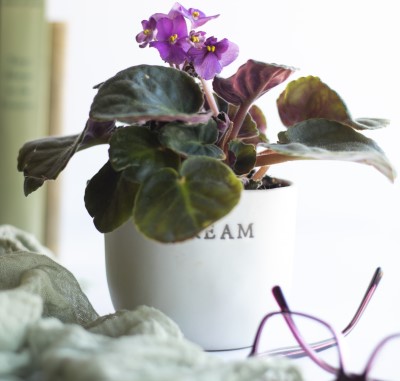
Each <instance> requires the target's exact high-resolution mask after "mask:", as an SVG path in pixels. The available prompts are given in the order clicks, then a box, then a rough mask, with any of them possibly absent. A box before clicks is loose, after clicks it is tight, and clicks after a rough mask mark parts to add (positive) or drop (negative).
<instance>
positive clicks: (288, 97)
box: [277, 76, 388, 130]
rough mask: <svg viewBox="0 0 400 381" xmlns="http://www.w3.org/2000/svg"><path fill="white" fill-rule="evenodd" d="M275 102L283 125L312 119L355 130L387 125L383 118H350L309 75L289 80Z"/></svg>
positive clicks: (327, 89) (332, 93)
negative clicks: (337, 123)
mask: <svg viewBox="0 0 400 381" xmlns="http://www.w3.org/2000/svg"><path fill="white" fill-rule="evenodd" d="M277 105H278V111H279V116H280V118H281V120H282V123H283V124H284V125H285V126H286V127H290V126H293V125H295V124H296V123H299V122H302V121H304V120H307V119H314V118H324V119H329V120H334V121H337V122H340V123H342V124H345V125H347V126H349V127H352V128H355V129H357V130H365V129H376V128H380V127H384V126H386V125H387V124H388V121H387V120H385V119H368V118H363V119H358V120H353V119H352V118H351V116H350V112H349V110H348V109H347V106H346V104H345V103H344V101H343V100H342V98H340V96H339V95H338V94H337V93H336V91H334V90H332V89H331V88H330V87H329V86H328V85H326V84H325V83H323V82H322V81H321V80H320V79H319V78H318V77H313V76H308V77H302V78H299V79H297V80H295V81H292V82H290V83H289V84H288V85H287V87H286V89H285V90H284V91H283V92H282V94H281V95H280V96H279V98H278V100H277Z"/></svg>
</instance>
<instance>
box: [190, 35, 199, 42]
mask: <svg viewBox="0 0 400 381" xmlns="http://www.w3.org/2000/svg"><path fill="white" fill-rule="evenodd" d="M190 39H191V40H192V42H195V43H196V42H200V38H199V37H198V36H192V37H190Z"/></svg>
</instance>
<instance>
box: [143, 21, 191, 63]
mask: <svg viewBox="0 0 400 381" xmlns="http://www.w3.org/2000/svg"><path fill="white" fill-rule="evenodd" d="M150 46H151V47H155V48H156V49H157V50H158V52H159V53H160V56H161V58H162V59H163V60H164V61H166V62H168V63H170V64H176V65H179V64H181V63H183V62H184V61H185V60H186V58H187V55H186V52H187V51H188V49H189V48H190V46H191V45H190V43H189V41H188V31H187V26H186V22H185V19H184V18H183V17H182V16H181V15H177V16H176V17H174V18H169V17H163V18H160V19H159V20H158V21H157V40H156V41H152V42H150Z"/></svg>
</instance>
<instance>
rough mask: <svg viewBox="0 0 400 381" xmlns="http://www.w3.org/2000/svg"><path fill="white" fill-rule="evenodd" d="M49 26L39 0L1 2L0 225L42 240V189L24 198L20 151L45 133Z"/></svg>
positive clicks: (43, 199)
mask: <svg viewBox="0 0 400 381" xmlns="http://www.w3.org/2000/svg"><path fill="white" fill-rule="evenodd" d="M48 72H49V44H48V23H47V21H46V18H45V1H44V0H0V224H11V225H14V226H16V227H18V228H20V229H23V230H25V231H27V232H30V233H32V234H34V235H35V236H36V237H37V238H38V239H40V240H43V238H44V231H45V198H46V192H45V189H42V190H39V191H38V192H35V193H34V194H32V195H30V196H29V197H27V198H26V197H25V196H24V195H23V176H22V174H21V173H20V172H18V171H17V156H18V151H19V149H20V147H21V146H22V145H23V144H24V143H25V142H26V141H28V140H32V139H36V138H39V137H42V136H45V135H47V133H48V113H49V111H48V104H49V74H48Z"/></svg>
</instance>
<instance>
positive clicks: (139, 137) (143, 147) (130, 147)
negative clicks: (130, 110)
mask: <svg viewBox="0 0 400 381" xmlns="http://www.w3.org/2000/svg"><path fill="white" fill-rule="evenodd" d="M109 156H110V162H111V165H112V166H113V168H114V169H115V170H116V171H122V170H126V172H125V177H128V178H129V179H130V180H131V181H134V182H138V183H140V182H141V181H143V180H144V179H145V178H146V177H147V176H151V175H152V174H153V173H154V172H156V171H157V170H159V169H161V168H164V167H172V168H178V167H179V165H180V158H179V156H178V155H177V154H176V153H174V152H173V151H171V150H169V149H167V148H165V147H163V146H162V145H161V144H160V142H159V140H158V138H157V134H156V133H154V132H152V131H150V130H149V129H147V128H145V127H138V126H129V127H123V128H120V129H118V130H117V131H116V132H115V133H114V134H113V136H112V138H111V140H110V149H109Z"/></svg>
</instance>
